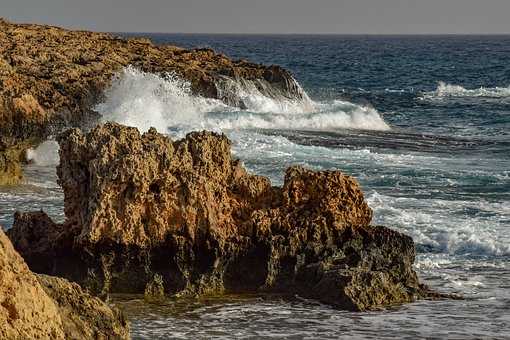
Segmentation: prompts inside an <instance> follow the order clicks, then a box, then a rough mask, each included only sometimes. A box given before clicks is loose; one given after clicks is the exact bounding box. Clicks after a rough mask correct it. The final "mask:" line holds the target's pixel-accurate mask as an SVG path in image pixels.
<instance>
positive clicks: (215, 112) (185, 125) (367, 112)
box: [95, 67, 390, 134]
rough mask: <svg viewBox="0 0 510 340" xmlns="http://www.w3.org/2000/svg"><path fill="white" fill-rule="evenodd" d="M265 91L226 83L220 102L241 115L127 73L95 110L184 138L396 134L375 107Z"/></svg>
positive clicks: (185, 89) (167, 77)
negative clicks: (256, 133) (206, 134)
mask: <svg viewBox="0 0 510 340" xmlns="http://www.w3.org/2000/svg"><path fill="white" fill-rule="evenodd" d="M260 86H262V85H261V84H258V85H257V84H255V83H254V82H250V81H240V82H239V83H235V82H234V81H233V80H232V79H230V80H228V81H227V80H225V82H224V83H223V85H222V87H221V91H220V96H223V97H225V96H227V95H228V96H230V97H231V98H232V97H236V98H240V100H242V103H243V106H244V108H243V109H240V108H237V107H232V106H228V105H226V104H225V103H224V102H223V101H221V100H218V99H210V98H204V97H201V96H197V95H194V94H193V93H192V91H191V86H190V84H189V82H187V81H184V80H182V79H180V78H179V77H177V76H176V75H174V74H164V75H157V74H151V73H145V72H142V71H140V70H137V69H136V68H134V67H127V68H125V69H124V70H123V71H122V72H120V74H119V75H118V76H117V77H116V78H115V79H114V80H113V82H112V85H111V87H110V88H109V89H108V90H107V91H106V93H105V100H104V101H103V102H102V103H100V104H99V105H97V106H96V108H95V109H96V110H97V111H98V112H99V113H101V114H102V115H103V120H104V121H108V120H111V121H116V122H119V123H121V124H125V125H129V126H135V127H137V128H139V129H140V130H141V131H147V130H148V129H149V127H151V126H154V127H156V128H157V129H158V130H159V131H162V132H165V131H168V129H171V130H173V131H179V132H180V133H181V134H182V133H184V132H189V131H192V130H199V129H208V130H214V131H224V130H232V129H302V130H307V129H318V130H335V129H369V130H389V129H390V127H389V126H388V124H386V122H384V120H383V118H382V117H381V115H380V114H379V113H378V112H377V111H376V110H375V109H374V108H371V107H369V106H360V105H357V104H353V103H349V102H346V101H341V100H333V101H329V102H313V101H312V100H310V98H309V97H308V95H306V92H304V90H303V95H302V99H299V100H291V99H289V98H286V97H284V96H283V95H282V94H281V93H280V92H279V91H278V89H275V90H274V91H273V92H271V91H270V90H269V89H265V90H264V91H260V90H259V89H258V88H259V87H260ZM264 86H267V84H266V85H264ZM229 91H230V92H229ZM263 93H264V94H265V95H264V94H263ZM270 93H272V94H271V95H269V94H270Z"/></svg>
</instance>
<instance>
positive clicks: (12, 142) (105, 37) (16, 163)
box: [0, 18, 304, 185]
mask: <svg viewBox="0 0 510 340" xmlns="http://www.w3.org/2000/svg"><path fill="white" fill-rule="evenodd" d="M128 65H132V66H133V67H136V68H138V69H140V70H143V71H145V72H154V73H158V74H160V73H167V72H171V73H175V74H176V75H177V76H179V77H181V78H183V79H185V80H188V81H189V82H190V83H191V88H192V90H193V92H194V93H196V94H198V95H202V96H205V97H210V98H218V99H221V100H223V101H225V102H226V103H227V104H229V105H237V106H241V107H242V106H244V103H243V102H242V100H241V99H240V98H239V97H238V96H236V95H235V94H233V93H228V91H227V92H225V91H223V90H222V87H223V85H221V84H223V83H225V82H230V83H231V82H232V81H234V82H237V80H242V81H243V82H246V81H249V82H253V85H254V86H256V87H257V88H258V89H259V90H260V91H261V93H262V94H264V95H267V96H270V97H274V96H283V97H286V98H289V99H302V98H303V96H304V93H303V92H302V90H301V88H300V87H299V86H298V84H297V83H296V82H295V80H294V79H293V78H292V76H291V74H290V73H289V72H287V71H286V70H284V69H282V68H281V67H278V66H263V65H258V64H254V63H250V62H247V61H244V60H239V61H232V60H231V59H229V58H227V57H226V56H224V55H222V54H216V53H215V52H214V51H212V50H210V49H194V50H186V49H182V48H179V47H175V46H170V45H165V46H157V45H154V44H153V43H151V42H150V41H149V40H148V39H143V38H136V39H122V38H119V37H115V36H113V35H111V34H107V33H94V32H86V31H70V30H66V29H62V28H58V27H53V26H46V25H30V24H13V23H10V22H7V21H6V20H3V19H1V18H0V185H2V184H14V183H16V182H19V181H20V179H21V167H20V159H21V160H23V157H24V151H25V150H26V149H27V148H28V147H30V146H31V145H35V144H37V143H38V142H40V141H42V140H44V139H45V138H46V137H47V136H48V135H50V134H54V133H57V132H58V131H60V130H61V129H62V128H63V127H68V126H81V125H83V124H84V123H85V122H88V121H90V120H97V118H98V113H97V112H95V111H94V106H95V104H96V103H98V102H99V101H100V100H101V99H102V94H103V90H104V89H105V88H107V87H108V86H109V85H110V83H111V80H112V78H113V77H114V75H115V74H116V73H117V72H119V71H120V70H121V69H122V68H123V67H126V66H128ZM218 86H220V88H218Z"/></svg>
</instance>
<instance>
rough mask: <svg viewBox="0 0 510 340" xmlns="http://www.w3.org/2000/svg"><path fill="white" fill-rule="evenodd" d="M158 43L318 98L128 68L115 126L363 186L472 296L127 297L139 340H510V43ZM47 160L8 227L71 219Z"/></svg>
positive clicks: (117, 93)
mask: <svg viewBox="0 0 510 340" xmlns="http://www.w3.org/2000/svg"><path fill="white" fill-rule="evenodd" d="M142 35H143V34H142ZM149 37H150V38H151V39H152V40H153V41H155V42H156V43H170V44H175V45H179V46H183V47H189V48H192V47H211V48H213V49H215V50H216V51H218V52H221V53H224V54H226V55H228V56H230V57H232V58H235V59H248V60H251V61H256V62H261V63H264V64H279V65H282V66H284V67H286V68H287V69H289V70H291V71H292V73H293V74H294V75H295V78H296V79H297V80H298V81H299V83H300V84H301V85H302V87H303V88H304V90H305V91H306V92H307V93H308V95H309V96H310V98H311V100H310V101H309V102H307V103H286V102H283V103H277V102H275V101H274V100H271V99H269V98H263V97H262V96H260V94H258V93H256V91H254V92H250V93H246V94H245V96H246V98H247V99H249V100H248V102H249V103H250V105H248V109H247V110H244V111H240V110H237V109H235V108H228V107H225V106H224V105H222V104H221V103H218V102H215V101H208V100H206V99H203V98H196V97H193V96H192V95H191V94H189V93H187V92H186V91H185V90H183V89H185V88H186V86H185V84H183V82H181V81H179V80H178V79H171V80H168V79H163V78H161V77H158V76H157V75H149V74H144V73H142V72H139V71H137V70H134V69H128V70H125V71H124V72H123V73H122V74H121V75H120V76H119V79H118V80H117V81H116V82H114V84H113V86H112V88H111V89H110V90H109V91H108V92H107V93H106V98H107V99H106V100H105V103H102V104H101V105H100V106H99V107H98V110H99V111H100V112H102V113H103V114H104V115H105V117H106V118H108V119H113V120H117V121H119V122H122V123H125V124H128V125H133V126H137V127H139V128H140V129H146V128H147V127H148V126H151V125H152V126H156V127H157V128H158V130H160V131H167V132H168V133H170V134H171V135H174V136H175V137H179V136H182V135H183V134H184V133H186V132H187V131H190V130H194V129H204V128H205V129H214V130H220V131H223V132H225V133H226V134H227V135H228V136H229V137H230V138H231V139H232V141H233V143H234V144H233V149H234V150H233V151H234V153H235V155H236V156H237V157H239V158H240V159H242V160H243V161H244V164H245V166H246V167H247V168H248V169H249V170H250V171H252V172H254V173H257V174H262V175H266V176H269V177H270V178H271V180H272V181H273V182H274V183H275V184H281V182H282V174H283V171H284V169H285V168H286V167H287V166H289V165H292V164H301V165H305V166H308V167H311V168H314V169H318V170H321V169H339V170H342V171H344V172H346V173H348V174H351V175H354V176H356V178H357V179H358V180H359V181H360V183H361V185H362V186H363V190H364V192H365V196H366V198H367V200H368V201H369V204H370V206H371V207H372V208H373V210H374V223H377V224H383V225H387V226H389V227H391V228H395V229H397V230H399V231H401V232H404V233H406V234H409V235H411V236H412V237H413V239H414V240H415V243H416V247H417V252H418V256H417V261H416V269H417V271H418V273H419V275H420V277H421V278H422V280H423V281H425V282H426V283H428V284H430V285H431V286H432V287H433V288H435V289H437V290H440V291H446V292H456V293H460V294H463V295H464V296H465V297H466V299H465V300H463V301H441V302H429V301H422V302H418V303H415V304H410V305H407V306H401V307H396V308H393V309H389V310H386V311H380V312H372V313H361V314H353V313H345V312H339V311H335V310H332V309H330V308H328V307H326V306H321V305H315V304H310V303H309V302H300V303H296V302H293V303H289V302H281V301H267V300H259V299H237V298H232V299H216V300H215V299H211V300H208V301H198V302H193V303H190V302H185V303H177V304H176V303H169V304H168V305H163V306H154V305H146V304H144V303H143V302H142V301H130V302H125V303H124V304H123V305H124V306H125V307H126V308H127V310H128V311H129V314H130V315H131V318H132V320H133V334H134V336H135V338H144V339H153V338H158V337H159V338H162V339H167V338H225V339H226V338H252V339H253V338H271V337H272V338H292V339H301V338H313V339H315V338H331V339H336V338H339V337H342V336H345V337H354V338H374V339H378V338H395V337H398V338H409V339H414V338H423V337H426V338H446V337H449V338H455V339H466V338H467V339H469V338H510V336H509V334H510V284H509V282H510V262H509V261H510V87H509V86H510V63H509V62H508V60H510V37H509V36H433V37H426V36H387V37H375V36H278V35H274V36H241V35H183V34H179V35H168V34H151V35H150V36H149ZM161 89H164V91H161ZM155 93H158V94H159V95H157V96H155ZM161 93H163V95H161ZM36 154H39V156H40V154H41V152H39V153H37V150H36ZM41 158H42V159H41V162H39V168H37V167H32V168H29V169H28V170H29V184H28V185H27V186H25V187H23V189H17V191H15V192H13V191H10V192H3V193H0V200H1V201H2V202H3V203H5V204H4V205H3V206H4V208H3V209H4V210H3V211H2V214H1V215H0V222H2V223H4V224H8V223H9V221H10V213H11V212H12V210H13V209H14V206H16V207H18V208H19V206H20V204H21V205H23V204H24V205H25V206H26V207H27V209H26V210H30V208H32V207H35V206H41V205H42V206H43V208H45V209H46V210H49V211H50V212H51V213H52V214H53V215H54V216H56V217H59V216H60V217H61V209H62V203H61V196H60V195H61V194H60V193H59V191H58V186H56V184H54V183H55V179H54V175H51V174H44V171H47V170H44V169H47V168H48V166H46V167H45V166H44V164H42V165H41V163H45V161H46V158H45V157H41ZM50 158H51V157H50ZM37 163H38V162H36V164H37ZM50 163H51V162H50ZM41 174H43V175H41ZM41 176H42V179H41ZM52 183H53V184H52ZM35 188H36V189H37V190H36V189H35ZM48 196H51V197H52V199H51V200H50V199H42V198H43V197H48ZM10 202H16V205H14V204H12V203H10ZM20 202H21V203H20ZM183 305H184V306H183Z"/></svg>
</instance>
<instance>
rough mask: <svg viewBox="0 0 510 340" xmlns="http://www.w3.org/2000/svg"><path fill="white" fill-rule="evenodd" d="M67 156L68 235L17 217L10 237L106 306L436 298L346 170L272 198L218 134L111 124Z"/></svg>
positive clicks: (35, 216)
mask: <svg viewBox="0 0 510 340" xmlns="http://www.w3.org/2000/svg"><path fill="white" fill-rule="evenodd" d="M59 143H60V160H61V163H60V165H59V167H58V169H57V172H58V175H59V181H60V184H61V186H62V188H63V190H64V195H65V214H66V218H67V220H66V222H65V223H64V224H63V225H58V224H55V223H53V222H52V221H51V220H50V219H49V218H48V217H47V216H46V215H45V214H43V213H31V214H17V215H16V218H15V223H14V227H13V229H11V231H10V237H11V239H12V240H13V243H14V244H15V246H16V248H17V249H18V250H19V251H20V252H21V254H22V255H23V256H24V257H25V259H26V260H27V262H28V263H29V265H30V266H31V268H33V269H34V270H37V271H41V272H45V273H48V274H54V275H59V276H64V277H66V278H69V279H72V280H74V281H76V282H79V283H80V284H81V285H83V286H85V287H87V288H89V289H91V290H94V291H96V292H97V293H108V292H122V293H144V292H145V294H146V296H147V295H149V297H150V296H151V295H160V292H161V291H162V290H163V291H164V292H165V293H166V294H175V295H185V294H192V295H194V294H208V293H223V292H236V293H242V292H272V293H279V294H282V295H287V294H290V295H294V294H299V295H300V296H303V297H307V298H314V299H317V300H320V301H322V302H324V303H328V304H331V305H334V306H336V307H338V308H343V309H349V310H367V309H373V308H377V307H379V306H385V305H389V304H395V303H403V302H409V301H413V300H414V299H416V298H420V297H423V296H425V295H426V294H427V293H426V288H425V287H423V286H421V285H420V284H419V282H418V278H417V276H416V273H415V272H414V270H413V268H412V264H413V262H414V257H415V250H414V244H413V241H412V239H411V238H409V237H408V236H405V235H402V234H401V233H399V232H396V231H393V230H391V229H388V228H386V227H376V226H370V222H371V218H372V211H371V209H370V208H369V207H368V205H367V203H366V201H365V200H364V197H363V193H362V191H361V190H360V187H359V185H358V184H357V182H356V180H355V179H353V178H352V177H350V176H346V175H344V174H342V173H341V172H339V171H322V172H313V171H310V170H306V169H304V168H301V167H291V168H289V169H288V170H287V172H286V175H285V181H284V185H283V187H282V188H278V187H273V186H271V183H270V182H269V180H268V179H267V178H264V177H259V176H255V175H250V174H248V173H247V172H246V170H245V169H244V168H243V166H242V164H241V163H240V162H239V161H238V160H235V159H232V158H231V154H230V142H229V140H228V139H227V138H226V137H225V136H224V135H218V134H214V133H210V132H194V133H191V134H189V135H187V136H186V138H185V139H183V140H179V141H175V142H172V141H171V140H170V139H169V138H168V137H165V136H163V135H161V134H158V133H157V132H156V131H155V130H154V129H151V130H149V131H148V132H147V133H145V134H143V135H140V133H139V132H138V130H137V129H135V128H129V127H124V126H121V125H118V124H114V123H107V124H105V125H102V126H98V127H96V128H94V129H93V130H92V131H91V132H90V133H88V134H84V133H82V132H81V131H80V130H77V129H73V130H69V131H67V132H65V133H64V134H62V135H61V136H60V137H59ZM43 230H46V233H47V234H46V235H48V236H45V235H43V234H44V232H43Z"/></svg>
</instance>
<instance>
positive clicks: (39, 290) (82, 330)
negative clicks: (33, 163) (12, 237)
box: [0, 227, 129, 340]
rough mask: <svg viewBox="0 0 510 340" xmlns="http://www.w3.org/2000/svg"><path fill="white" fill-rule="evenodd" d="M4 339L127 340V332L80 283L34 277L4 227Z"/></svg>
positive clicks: (0, 323) (0, 250)
mask: <svg viewBox="0 0 510 340" xmlns="http://www.w3.org/2000/svg"><path fill="white" fill-rule="evenodd" d="M0 339H6V340H14V339H16V340H18V339H19V340H25V339H62V340H63V339H76V340H80V339H84V340H85V339H87V340H88V339H98V340H99V339H129V326H128V323H127V321H126V320H125V318H124V317H123V315H122V314H121V313H120V312H119V311H118V310H117V309H115V308H112V307H109V306H108V305H106V304H105V303H104V302H102V301H101V300H99V299H98V298H95V297H92V296H90V295H89V294H87V293H85V292H84V291H83V290H82V288H81V287H80V286H79V285H77V284H76V283H70V282H69V281H67V280H65V279H60V278H56V277H51V276H46V275H38V274H34V273H32V272H31V271H30V270H29V269H28V266H27V265H26V263H25V262H24V261H23V259H22V258H21V256H20V255H19V254H18V253H17V252H16V251H15V250H14V248H13V247H12V245H11V242H10V241H9V239H8V238H7V237H6V235H5V234H4V232H3V231H2V229H1V227H0Z"/></svg>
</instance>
